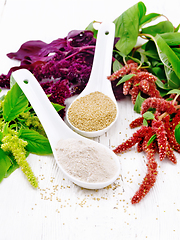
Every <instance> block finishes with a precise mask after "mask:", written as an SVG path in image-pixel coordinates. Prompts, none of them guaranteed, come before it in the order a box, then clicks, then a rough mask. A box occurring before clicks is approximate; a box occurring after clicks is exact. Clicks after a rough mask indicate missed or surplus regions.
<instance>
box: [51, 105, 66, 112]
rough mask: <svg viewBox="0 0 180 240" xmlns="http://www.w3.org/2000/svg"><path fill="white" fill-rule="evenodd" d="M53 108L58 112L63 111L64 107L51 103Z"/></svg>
mask: <svg viewBox="0 0 180 240" xmlns="http://www.w3.org/2000/svg"><path fill="white" fill-rule="evenodd" d="M52 105H53V107H54V108H55V109H56V111H57V112H59V111H60V110H61V109H64V108H65V107H64V106H62V105H60V104H58V103H52Z"/></svg>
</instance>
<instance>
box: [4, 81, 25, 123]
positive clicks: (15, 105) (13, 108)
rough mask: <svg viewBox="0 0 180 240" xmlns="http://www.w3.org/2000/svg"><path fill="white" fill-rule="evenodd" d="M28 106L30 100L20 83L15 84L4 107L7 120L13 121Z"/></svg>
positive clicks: (7, 96) (6, 98)
mask: <svg viewBox="0 0 180 240" xmlns="http://www.w3.org/2000/svg"><path fill="white" fill-rule="evenodd" d="M27 106H28V100H27V98H26V96H25V95H24V93H23V92H22V90H21V88H20V87H19V86H18V84H17V83H16V84H14V85H13V87H12V88H11V90H10V91H8V93H7V95H6V97H5V100H4V108H3V117H4V120H5V121H12V120H14V119H15V118H16V117H18V116H19V114H20V113H22V112H23V111H24V110H25V109H26V107H27Z"/></svg>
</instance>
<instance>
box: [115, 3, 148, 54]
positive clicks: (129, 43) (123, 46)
mask: <svg viewBox="0 0 180 240" xmlns="http://www.w3.org/2000/svg"><path fill="white" fill-rule="evenodd" d="M145 13H146V6H145V5H144V3H143V2H138V3H137V4H135V5H134V6H132V7H131V8H129V9H127V10H126V11H125V12H123V13H122V14H121V15H120V16H119V17H118V18H116V19H115V20H114V23H115V27H116V30H115V36H116V37H120V40H119V41H118V42H117V43H116V48H117V49H118V50H119V51H120V52H122V53H123V54H124V55H125V56H127V55H128V54H129V53H130V52H131V50H132V49H133V47H134V46H135V45H136V42H137V38H138V34H139V22H140V20H141V19H142V17H143V16H144V15H145Z"/></svg>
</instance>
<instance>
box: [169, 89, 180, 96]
mask: <svg viewBox="0 0 180 240" xmlns="http://www.w3.org/2000/svg"><path fill="white" fill-rule="evenodd" d="M173 93H175V94H178V95H180V89H173V90H171V91H169V92H168V93H167V94H168V95H169V94H173Z"/></svg>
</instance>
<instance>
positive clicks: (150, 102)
mask: <svg viewBox="0 0 180 240" xmlns="http://www.w3.org/2000/svg"><path fill="white" fill-rule="evenodd" d="M149 108H155V109H156V111H158V112H167V113H169V114H172V113H175V112H176V107H175V106H174V104H173V102H172V101H166V100H165V99H163V98H156V97H150V98H147V99H146V100H144V102H143V103H142V105H141V114H142V115H143V114H144V113H145V112H147V111H148V109H149Z"/></svg>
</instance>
